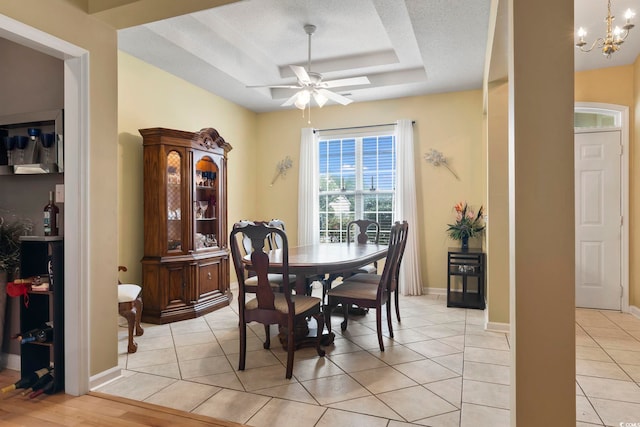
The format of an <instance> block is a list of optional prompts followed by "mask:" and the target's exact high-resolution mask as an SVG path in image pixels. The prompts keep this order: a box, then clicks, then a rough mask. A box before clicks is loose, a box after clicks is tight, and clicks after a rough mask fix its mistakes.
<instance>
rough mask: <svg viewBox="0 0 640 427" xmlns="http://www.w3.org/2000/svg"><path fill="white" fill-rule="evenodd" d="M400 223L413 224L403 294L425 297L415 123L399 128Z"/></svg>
mask: <svg viewBox="0 0 640 427" xmlns="http://www.w3.org/2000/svg"><path fill="white" fill-rule="evenodd" d="M396 147H397V153H398V158H397V160H396V203H395V212H394V213H395V219H396V221H402V220H406V221H407V222H408V223H409V233H408V236H407V247H406V249H405V252H404V257H403V258H402V265H401V266H400V277H399V282H398V286H399V291H400V293H401V294H402V295H422V278H421V276H420V247H419V245H418V224H419V223H420V222H419V221H418V207H417V202H416V195H415V188H416V172H415V162H414V148H413V123H412V121H411V120H398V122H397V125H396Z"/></svg>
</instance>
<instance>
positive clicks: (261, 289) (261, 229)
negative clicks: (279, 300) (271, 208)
mask: <svg viewBox="0 0 640 427" xmlns="http://www.w3.org/2000/svg"><path fill="white" fill-rule="evenodd" d="M238 234H241V235H242V236H238ZM270 236H277V238H278V240H279V241H280V242H281V247H280V248H279V249H280V255H281V258H280V259H279V261H280V262H281V263H282V269H281V270H282V273H283V274H282V276H283V277H282V288H283V292H284V294H285V297H286V299H287V305H289V306H292V303H291V285H290V284H289V279H288V278H289V245H288V241H287V235H286V234H285V232H284V231H283V230H281V229H279V228H277V227H272V226H270V225H269V224H268V223H266V222H263V221H256V222H249V221H243V222H239V223H236V224H234V226H233V230H232V231H231V235H230V239H229V240H230V243H231V245H230V246H231V256H232V258H233V263H234V266H235V269H236V276H237V277H238V301H239V303H240V310H241V311H242V310H244V305H243V304H244V299H245V293H246V289H245V284H244V280H245V279H244V278H245V275H244V271H245V263H244V262H243V257H244V255H243V254H242V253H241V251H240V245H239V242H238V240H239V239H240V238H241V239H242V241H243V246H244V248H245V252H246V250H247V249H248V256H249V257H250V259H251V271H252V273H253V274H254V275H255V276H257V278H258V284H257V287H256V288H255V289H252V290H251V293H254V290H255V294H256V298H257V299H258V308H260V309H262V310H275V307H274V292H273V288H272V287H271V285H270V283H269V278H268V272H269V256H268V255H267V252H268V251H269V248H268V246H266V245H268V242H269V241H270ZM247 241H248V242H250V245H249V247H248V248H247V246H246V244H245V243H244V242H247ZM291 313H293V310H291Z"/></svg>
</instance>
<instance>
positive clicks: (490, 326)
mask: <svg viewBox="0 0 640 427" xmlns="http://www.w3.org/2000/svg"><path fill="white" fill-rule="evenodd" d="M484 329H485V330H486V331H489V332H501V333H504V334H508V333H509V332H510V331H511V324H509V323H501V322H485V323H484Z"/></svg>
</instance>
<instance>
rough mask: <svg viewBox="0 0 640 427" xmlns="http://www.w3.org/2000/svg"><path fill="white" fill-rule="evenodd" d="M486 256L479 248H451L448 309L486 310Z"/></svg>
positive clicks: (449, 255) (448, 261)
mask: <svg viewBox="0 0 640 427" xmlns="http://www.w3.org/2000/svg"><path fill="white" fill-rule="evenodd" d="M484 280H485V254H484V252H482V249H479V248H466V249H461V248H449V252H448V255H447V307H463V308H478V309H484V308H485V301H484V291H485V289H484V287H485V283H484Z"/></svg>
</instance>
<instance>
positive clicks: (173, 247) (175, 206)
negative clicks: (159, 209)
mask: <svg viewBox="0 0 640 427" xmlns="http://www.w3.org/2000/svg"><path fill="white" fill-rule="evenodd" d="M182 162H183V158H182V156H181V155H180V153H178V152H177V151H170V152H169V154H167V252H180V251H182V212H181V207H182V192H181V191H180V190H181V188H182V186H181V182H182V176H181V173H182Z"/></svg>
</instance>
